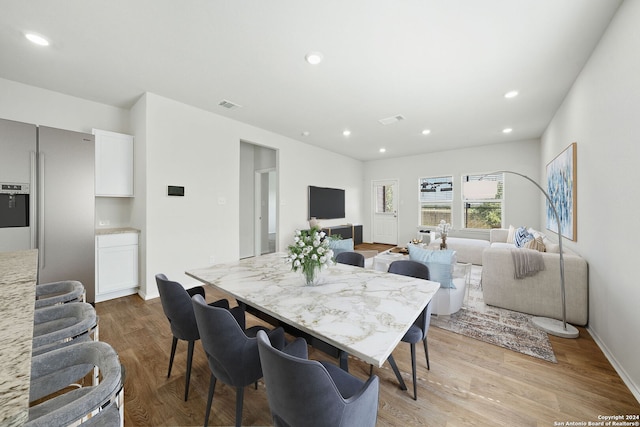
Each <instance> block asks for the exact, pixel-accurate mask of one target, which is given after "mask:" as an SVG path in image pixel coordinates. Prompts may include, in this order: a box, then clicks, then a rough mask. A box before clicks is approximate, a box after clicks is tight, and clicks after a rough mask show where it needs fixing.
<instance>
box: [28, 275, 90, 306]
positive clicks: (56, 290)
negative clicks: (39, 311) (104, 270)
mask: <svg viewBox="0 0 640 427" xmlns="http://www.w3.org/2000/svg"><path fill="white" fill-rule="evenodd" d="M85 294H86V291H85V289H84V286H83V285H82V283H80V282H78V281H77V280H64V281H61V282H51V283H43V284H40V285H37V286H36V308H40V307H48V306H51V305H56V304H64V303H67V302H74V301H79V302H84V301H85Z"/></svg>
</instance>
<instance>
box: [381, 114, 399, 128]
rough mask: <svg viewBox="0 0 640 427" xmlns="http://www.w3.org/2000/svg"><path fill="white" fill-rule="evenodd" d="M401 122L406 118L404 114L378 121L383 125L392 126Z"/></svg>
mask: <svg viewBox="0 0 640 427" xmlns="http://www.w3.org/2000/svg"><path fill="white" fill-rule="evenodd" d="M400 120H404V116H403V115H402V114H398V115H395V116H391V117H387V118H386V119H380V120H378V121H379V122H380V123H381V124H383V125H385V126H386V125H390V124H392V123H396V122H399V121H400Z"/></svg>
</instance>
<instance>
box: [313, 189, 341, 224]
mask: <svg viewBox="0 0 640 427" xmlns="http://www.w3.org/2000/svg"><path fill="white" fill-rule="evenodd" d="M314 217H315V218H317V219H334V218H344V217H345V214H344V190H340V189H338V188H323V187H313V186H311V185H310V186H309V219H311V218H314Z"/></svg>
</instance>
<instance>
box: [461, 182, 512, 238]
mask: <svg viewBox="0 0 640 427" xmlns="http://www.w3.org/2000/svg"><path fill="white" fill-rule="evenodd" d="M462 184H463V192H462V206H463V208H464V215H463V221H464V224H463V226H464V228H484V229H488V228H500V227H502V202H503V201H504V199H503V194H504V174H502V173H498V174H492V175H464V176H463V177H462Z"/></svg>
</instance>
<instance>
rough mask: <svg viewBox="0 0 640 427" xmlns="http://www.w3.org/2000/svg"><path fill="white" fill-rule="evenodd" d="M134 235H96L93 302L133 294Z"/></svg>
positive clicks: (135, 274)
mask: <svg viewBox="0 0 640 427" xmlns="http://www.w3.org/2000/svg"><path fill="white" fill-rule="evenodd" d="M137 288H138V233H116V234H103V235H98V236H96V302H100V301H106V300H108V299H112V298H118V297H121V296H125V295H131V294H133V293H136V292H137Z"/></svg>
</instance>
